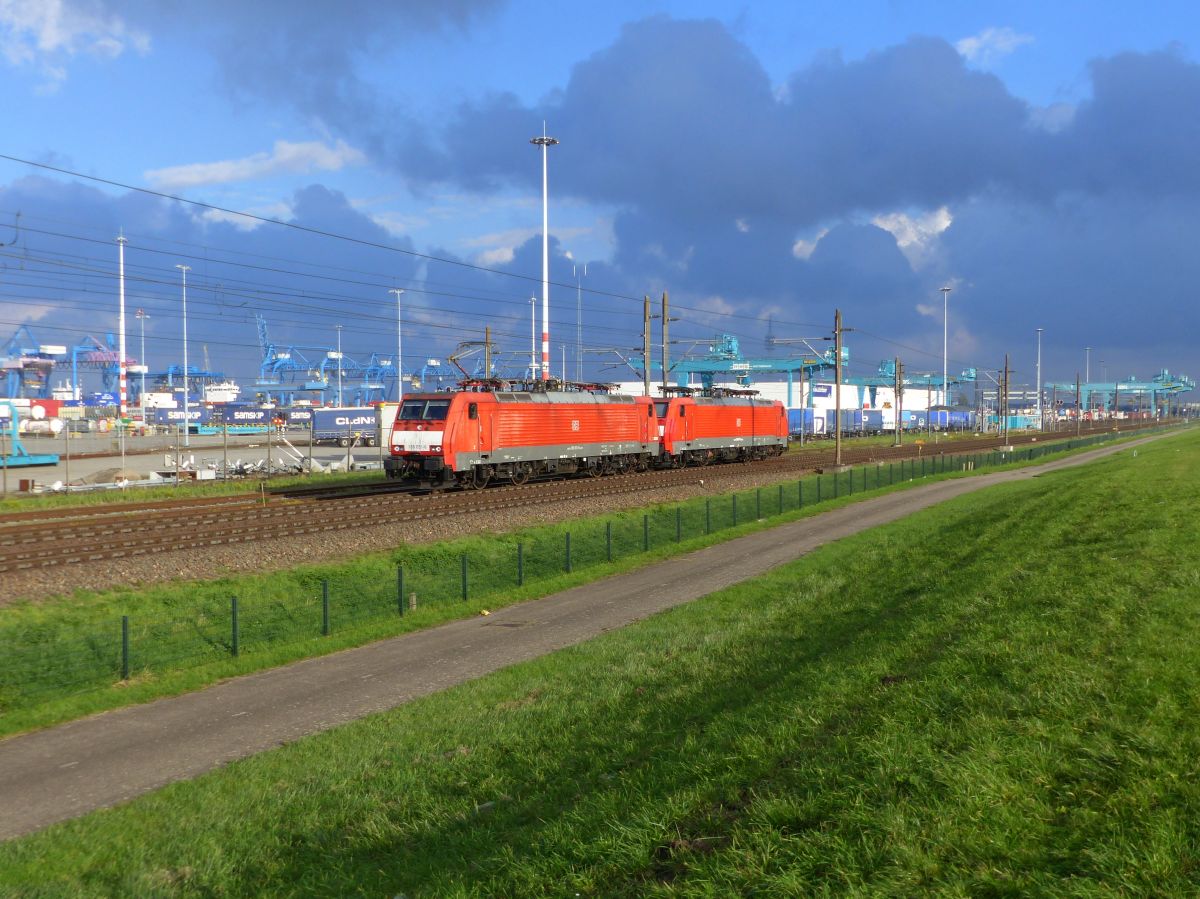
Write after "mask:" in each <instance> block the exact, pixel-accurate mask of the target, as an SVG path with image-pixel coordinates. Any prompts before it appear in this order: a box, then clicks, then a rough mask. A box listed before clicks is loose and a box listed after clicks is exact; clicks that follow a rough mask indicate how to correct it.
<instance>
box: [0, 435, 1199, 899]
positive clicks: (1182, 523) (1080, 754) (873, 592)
mask: <svg viewBox="0 0 1200 899" xmlns="http://www.w3.org/2000/svg"><path fill="white" fill-rule="evenodd" d="M1198 470H1200V434H1197V433H1194V432H1193V433H1190V434H1187V435H1183V436H1180V437H1176V438H1173V439H1170V440H1163V441H1159V442H1157V443H1155V444H1153V445H1150V446H1146V447H1142V448H1140V449H1139V451H1138V454H1137V455H1136V456H1135V455H1134V453H1133V452H1132V451H1127V452H1123V453H1121V454H1119V455H1117V456H1115V457H1112V458H1110V459H1108V460H1104V461H1101V462H1098V463H1096V464H1093V465H1090V466H1087V467H1084V468H1080V469H1072V470H1064V471H1061V472H1057V473H1052V474H1047V475H1046V476H1044V477H1041V478H1038V479H1036V480H1030V481H1025V482H1022V483H1019V484H1013V485H1007V486H1003V487H998V488H995V489H992V490H988V491H985V492H982V493H979V494H974V495H971V496H968V497H963V498H961V499H959V500H956V501H953V502H951V503H949V504H946V505H944V506H940V507H938V508H935V509H932V510H928V511H926V512H923V513H920V514H918V515H916V516H914V517H912V518H910V519H907V520H905V521H902V522H898V523H896V524H893V525H889V526H887V527H884V528H881V529H877V530H875V531H872V532H869V533H865V534H862V535H859V536H857V537H854V538H850V539H847V540H843V541H841V542H839V543H837V544H833V545H830V546H827V547H825V548H823V549H822V550H820V551H818V552H817V553H814V554H813V555H811V556H809V557H808V558H806V559H804V560H801V561H799V562H797V563H794V564H792V565H789V566H786V567H785V568H783V569H780V570H779V571H777V572H775V573H773V574H771V575H769V576H767V577H763V578H760V579H758V580H756V581H753V582H750V583H746V584H744V585H740V586H738V587H736V588H732V589H729V590H725V591H722V592H720V593H718V594H714V595H712V596H710V597H707V598H705V599H703V600H700V601H698V602H696V603H693V604H691V605H689V606H685V607H680V608H678V609H675V610H672V611H670V612H667V613H664V614H661V615H658V616H656V617H654V618H652V619H650V620H648V621H645V622H642V623H640V624H638V625H635V626H631V627H629V628H626V629H624V630H622V631H620V632H615V633H611V634H608V635H605V636H603V637H601V638H598V639H596V640H593V641H591V642H589V643H587V644H585V645H582V646H580V647H577V648H575V649H572V650H569V651H565V652H561V653H557V654H555V655H552V656H548V657H546V658H543V659H540V660H537V661H534V662H530V663H526V664H523V665H519V666H515V667H513V668H510V669H507V670H505V671H503V672H500V673H498V674H496V675H493V676H490V677H487V678H484V679H482V680H479V681H476V682H473V683H469V684H466V685H463V686H461V687H458V688H455V689H453V690H450V691H447V692H445V693H443V694H439V695H436V696H432V697H428V698H426V699H423V700H420V701H417V702H414V703H411V704H410V705H407V706H405V707H402V708H400V709H396V710H393V711H391V712H388V713H385V714H380V715H376V716H373V717H371V718H369V719H367V720H364V721H362V722H358V723H356V724H353V725H350V726H347V727H344V728H340V729H338V730H336V731H332V732H329V733H326V734H322V735H318V736H315V737H312V738H308V739H305V740H302V741H299V742H298V743H296V744H293V745H290V746H287V747H284V748H281V749H280V750H277V751H274V752H270V753H266V754H263V755H261V756H258V757H255V758H252V759H248V760H245V761H242V762H238V763H236V764H233V765H230V766H229V767H228V768H226V769H223V770H221V771H218V772H214V773H212V774H210V775H207V776H205V777H202V778H200V779H198V780H196V781H194V782H191V783H181V784H176V785H174V786H171V787H168V788H166V789H164V790H161V791H159V792H157V793H155V794H153V795H150V796H146V797H143V798H141V799H139V800H135V801H134V802H132V803H130V804H129V805H127V806H125V807H123V808H119V809H116V810H111V811H106V812H102V813H98V814H93V815H90V816H88V817H86V818H84V819H81V820H79V821H75V822H70V823H67V824H63V825H58V826H56V827H54V828H51V829H50V830H48V831H46V832H44V833H42V834H39V835H34V836H32V837H28V838H24V839H21V840H18V841H16V842H13V843H9V844H6V845H4V846H2V847H0V885H3V886H4V888H5V889H7V890H9V891H12V892H16V893H18V894H20V893H21V892H25V893H26V894H28V895H37V894H43V893H44V894H62V895H73V896H74V895H139V896H154V895H256V896H257V895H346V894H351V893H359V892H362V893H364V894H367V895H396V894H401V893H403V894H404V895H408V896H419V895H461V896H466V895H505V896H518V895H572V894H581V895H603V896H622V895H626V896H642V895H647V894H650V895H655V894H659V895H733V894H737V893H745V892H748V891H751V890H754V891H761V892H763V893H765V894H768V895H805V894H808V893H813V892H823V891H832V892H860V893H869V894H890V895H913V894H921V893H926V892H945V893H948V894H951V895H995V894H1004V895H1031V894H1042V895H1044V894H1067V895H1113V894H1141V895H1194V894H1195V893H1196V892H1197V890H1198V889H1200V863H1198V859H1200V770H1198V767H1200V763H1198V761H1197V759H1200V694H1198V693H1197V690H1196V687H1195V672H1196V670H1197V668H1198V667H1200V642H1198V641H1197V640H1196V634H1197V630H1198V628H1200V602H1198V600H1197V596H1198V595H1200V549H1198V547H1197V545H1196V541H1195V527H1194V523H1195V521H1196V520H1197V517H1198V516H1200V476H1198V475H1197V471H1198Z"/></svg>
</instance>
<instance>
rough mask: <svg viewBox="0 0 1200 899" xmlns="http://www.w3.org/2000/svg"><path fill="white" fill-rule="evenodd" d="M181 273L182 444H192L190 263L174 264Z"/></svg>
mask: <svg viewBox="0 0 1200 899" xmlns="http://www.w3.org/2000/svg"><path fill="white" fill-rule="evenodd" d="M175 267H176V268H177V269H179V271H180V272H181V273H182V274H183V287H182V290H183V445H184V446H191V445H192V438H191V433H192V418H191V415H192V407H191V405H190V401H189V400H188V390H189V389H190V385H189V384H188V351H187V350H188V347H187V345H188V339H187V273H188V272H190V271H191V270H192V267H191V266H190V265H184V264H183V263H179V264H177V265H176V266H175Z"/></svg>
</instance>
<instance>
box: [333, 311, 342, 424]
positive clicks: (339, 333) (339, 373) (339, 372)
mask: <svg viewBox="0 0 1200 899" xmlns="http://www.w3.org/2000/svg"><path fill="white" fill-rule="evenodd" d="M334 327H335V328H337V376H338V408H339V409H340V408H341V407H342V326H341V325H334Z"/></svg>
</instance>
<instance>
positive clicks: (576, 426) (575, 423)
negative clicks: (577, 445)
mask: <svg viewBox="0 0 1200 899" xmlns="http://www.w3.org/2000/svg"><path fill="white" fill-rule="evenodd" d="M571 430H572V431H578V430H579V419H578V418H573V419H571Z"/></svg>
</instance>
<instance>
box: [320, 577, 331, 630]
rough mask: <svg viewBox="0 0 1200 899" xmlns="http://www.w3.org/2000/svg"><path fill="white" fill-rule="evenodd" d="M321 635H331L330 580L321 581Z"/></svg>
mask: <svg viewBox="0 0 1200 899" xmlns="http://www.w3.org/2000/svg"><path fill="white" fill-rule="evenodd" d="M321 636H323V637H328V636H329V581H327V580H325V581H321Z"/></svg>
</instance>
